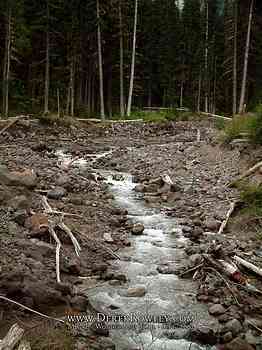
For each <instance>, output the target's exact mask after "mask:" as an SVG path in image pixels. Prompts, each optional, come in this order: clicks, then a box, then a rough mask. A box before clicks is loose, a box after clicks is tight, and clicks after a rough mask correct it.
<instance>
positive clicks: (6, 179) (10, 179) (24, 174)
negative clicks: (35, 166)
mask: <svg viewBox="0 0 262 350" xmlns="http://www.w3.org/2000/svg"><path fill="white" fill-rule="evenodd" d="M0 184H3V185H6V186H24V187H27V188H33V187H35V186H36V185H37V176H36V174H35V172H34V171H33V170H32V169H26V170H24V171H21V172H20V171H9V170H8V169H7V167H6V166H4V165H0Z"/></svg>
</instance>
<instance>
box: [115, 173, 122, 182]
mask: <svg viewBox="0 0 262 350" xmlns="http://www.w3.org/2000/svg"><path fill="white" fill-rule="evenodd" d="M112 178H113V180H115V181H123V180H124V176H123V175H122V174H114V175H113V176H112Z"/></svg>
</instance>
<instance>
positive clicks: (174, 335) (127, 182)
mask: <svg viewBox="0 0 262 350" xmlns="http://www.w3.org/2000/svg"><path fill="white" fill-rule="evenodd" d="M106 154H107V153H106ZM60 156H61V154H60ZM99 158H100V157H99ZM80 164H81V162H80ZM80 166H81V165H80ZM97 172H99V173H100V174H101V175H103V176H104V178H105V179H106V182H107V183H108V184H109V185H110V189H111V191H112V193H113V194H114V198H115V203H116V206H118V207H121V208H125V209H127V210H128V217H129V219H130V220H132V222H134V223H142V224H143V225H144V227H145V230H144V232H143V234H142V235H139V236H131V243H132V244H131V247H128V248H125V249H123V250H122V251H121V252H120V253H119V252H118V255H119V256H120V258H121V259H120V260H114V261H112V262H111V266H112V269H113V270H114V271H115V272H117V273H122V274H124V275H125V276H126V277H127V279H128V281H127V283H124V284H117V283H116V284H112V283H110V282H107V283H105V284H103V285H101V286H99V287H95V288H93V289H91V290H89V291H88V298H89V301H90V303H91V305H93V306H94V308H95V309H96V310H99V311H100V312H101V315H100V320H101V321H103V320H104V321H105V322H106V323H107V321H108V319H107V318H106V315H111V316H113V315H114V316H115V318H114V320H113V321H114V322H110V323H107V324H108V325H109V329H110V337H111V338H112V340H113V342H114V343H115V344H116V349H117V350H149V349H150V350H160V349H161V350H169V349H170V350H171V349H172V350H189V349H190V350H202V349H216V347H211V346H200V345H198V344H196V343H192V342H191V341H189V340H186V338H187V337H186V335H187V334H188V332H189V328H188V326H187V322H188V320H192V319H193V325H197V326H199V325H200V324H201V325H204V326H208V325H209V324H210V323H213V322H214V320H213V319H212V318H211V317H210V316H209V314H208V312H207V308H206V306H205V305H202V304H200V303H198V302H197V300H196V297H195V296H196V292H197V285H196V283H195V282H192V281H191V280H186V279H180V278H178V276H176V275H175V274H161V273H159V272H158V271H157V267H158V266H159V265H163V264H171V265H172V266H176V265H179V263H180V262H181V260H182V259H184V258H186V255H185V253H184V247H185V246H186V244H187V239H186V238H184V237H183V235H182V229H181V227H180V226H179V225H178V223H177V222H176V219H174V218H169V217H167V216H166V215H165V214H162V213H161V212H160V210H157V209H152V208H148V207H147V206H146V204H145V203H144V201H143V200H141V199H139V195H138V194H137V193H136V192H135V191H133V189H134V187H135V186H136V185H137V184H136V183H134V182H133V179H132V176H131V175H128V174H119V173H118V176H117V178H119V179H118V180H115V176H114V174H113V173H112V172H107V171H104V170H97ZM119 175H121V176H119ZM136 287H139V288H142V289H143V288H144V289H145V291H146V293H145V295H144V296H140V297H139V296H128V289H129V288H136ZM119 315H122V318H121V319H120V318H119ZM153 316H154V317H153ZM123 317H124V318H123ZM148 317H149V319H150V321H151V322H149V319H148ZM152 317H153V318H152ZM161 317H162V319H161ZM163 318H164V320H165V321H167V320H168V323H162V322H163ZM170 319H172V320H175V323H176V324H175V325H174V324H173V325H172V323H170V322H169V320H170ZM161 320H162V321H161ZM111 321H112V320H111ZM165 321H164V322H165ZM165 325H167V326H168V327H167V326H165ZM117 326H119V329H114V328H115V327H117Z"/></svg>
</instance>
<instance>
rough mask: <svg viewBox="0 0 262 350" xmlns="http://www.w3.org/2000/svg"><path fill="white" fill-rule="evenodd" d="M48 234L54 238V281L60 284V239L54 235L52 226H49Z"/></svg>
mask: <svg viewBox="0 0 262 350" xmlns="http://www.w3.org/2000/svg"><path fill="white" fill-rule="evenodd" d="M49 232H50V234H51V236H52V237H53V238H54V240H55V242H56V280H57V282H58V283H61V278H60V249H61V242H60V239H59V238H58V237H57V234H56V233H55V230H54V228H53V225H52V224H50V225H49Z"/></svg>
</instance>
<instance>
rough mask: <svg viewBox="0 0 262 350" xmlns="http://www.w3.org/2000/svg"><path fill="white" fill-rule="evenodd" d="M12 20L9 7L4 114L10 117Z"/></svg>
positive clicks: (4, 77)
mask: <svg viewBox="0 0 262 350" xmlns="http://www.w3.org/2000/svg"><path fill="white" fill-rule="evenodd" d="M11 21H12V10H11V7H9V9H8V18H7V24H6V40H5V59H4V71H3V114H4V117H6V118H7V117H8V112H9V80H10V57H11V40H12V38H11V34H12V33H11Z"/></svg>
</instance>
